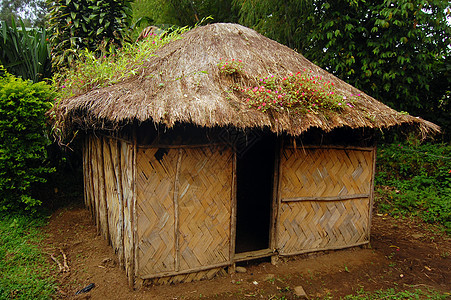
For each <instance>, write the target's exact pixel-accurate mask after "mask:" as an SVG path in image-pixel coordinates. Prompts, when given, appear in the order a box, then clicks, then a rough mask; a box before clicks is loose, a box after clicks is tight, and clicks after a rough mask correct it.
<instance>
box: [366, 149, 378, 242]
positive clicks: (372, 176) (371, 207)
mask: <svg viewBox="0 0 451 300" xmlns="http://www.w3.org/2000/svg"><path fill="white" fill-rule="evenodd" d="M376 157H377V146H376V145H374V148H373V166H372V167H373V174H371V184H370V199H369V202H370V203H369V212H368V241H369V240H370V234H371V222H372V220H373V205H374V177H375V176H376Z"/></svg>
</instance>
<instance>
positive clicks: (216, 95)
mask: <svg viewBox="0 0 451 300" xmlns="http://www.w3.org/2000/svg"><path fill="white" fill-rule="evenodd" d="M220 59H241V60H242V61H243V71H242V72H240V75H238V76H235V75H227V74H223V73H221V72H220V70H219V68H218V65H217V64H218V62H219V61H220ZM303 69H307V70H311V71H313V73H312V74H316V75H320V76H323V78H325V79H326V80H330V81H332V82H334V83H335V87H336V93H338V94H341V95H346V96H350V95H352V94H354V95H355V94H358V93H360V94H361V96H360V97H358V99H357V100H356V102H355V103H354V105H353V106H354V107H352V108H351V107H345V108H344V109H343V111H342V112H341V113H339V114H333V115H332V116H325V115H323V114H315V113H306V114H303V115H302V116H300V115H293V114H290V112H289V111H287V112H283V113H268V112H261V111H258V110H256V109H252V108H249V107H248V106H247V105H246V104H245V103H244V101H243V99H242V98H240V97H238V96H237V95H236V94H235V93H233V92H231V85H232V84H233V83H239V84H240V85H241V86H255V84H257V83H258V82H257V79H258V78H261V77H265V76H268V75H276V76H278V75H279V76H288V75H289V74H290V73H293V74H294V73H296V72H298V71H301V70H303ZM55 110H56V113H57V116H59V120H60V121H62V122H61V123H60V124H64V127H65V129H67V128H72V127H74V126H75V127H81V128H85V129H86V128H94V129H115V128H119V126H123V125H126V124H129V123H131V122H138V123H139V122H145V121H153V122H155V123H161V124H165V125H167V126H169V127H171V126H173V125H174V124H176V123H191V124H195V125H199V126H206V127H215V126H234V127H237V128H264V127H266V128H270V130H272V131H273V132H276V133H282V132H285V133H288V134H290V135H299V134H301V133H302V132H304V131H306V130H308V129H309V128H311V127H318V128H321V129H322V130H324V131H326V132H328V131H330V130H332V129H334V128H338V127H350V128H363V127H367V128H387V127H391V126H394V125H402V124H409V125H412V127H415V128H418V129H420V131H421V132H422V133H429V132H434V131H439V127H438V126H437V125H435V124H433V123H430V122H427V121H425V120H422V119H421V118H417V117H412V116H409V115H406V114H401V113H398V112H396V111H395V110H393V109H391V108H389V107H388V106H386V105H384V104H382V103H381V102H379V101H377V100H375V99H374V98H372V97H370V96H368V95H366V94H364V93H363V92H361V91H359V90H357V89H356V88H354V87H352V86H351V85H349V84H347V83H345V82H344V81H342V80H340V79H338V78H336V77H335V76H333V75H331V74H329V73H328V72H326V71H325V70H323V69H321V68H319V67H318V66H316V65H314V64H313V63H311V62H310V61H308V60H307V59H306V58H304V57H303V56H302V55H301V54H299V53H297V52H295V51H293V50H291V49H290V48H288V47H286V46H284V45H281V44H279V43H277V42H275V41H273V40H271V39H268V38H266V37H264V36H263V35H261V34H259V33H257V32H256V31H254V30H251V29H249V28H246V27H243V26H241V25H237V24H211V25H207V26H203V27H198V28H195V29H193V30H191V31H188V32H187V33H185V34H184V35H183V38H181V39H179V40H175V41H173V42H171V43H169V44H167V45H165V46H163V47H162V48H160V49H158V50H157V51H156V52H155V56H154V57H151V58H150V59H149V62H147V63H146V64H145V65H144V67H143V68H142V70H141V71H140V72H139V74H138V75H136V76H135V77H133V78H129V79H127V80H125V81H123V82H120V83H116V84H114V85H112V86H109V87H105V88H100V89H96V90H92V91H89V92H87V93H85V94H83V95H80V96H76V97H72V98H69V99H64V100H62V101H61V102H60V103H59V105H58V106H56V108H55Z"/></svg>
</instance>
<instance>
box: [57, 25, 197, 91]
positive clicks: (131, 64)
mask: <svg viewBox="0 0 451 300" xmlns="http://www.w3.org/2000/svg"><path fill="white" fill-rule="evenodd" d="M188 30H189V29H188V28H187V27H183V28H179V29H176V30H174V31H173V32H171V33H164V34H162V35H161V36H158V35H152V36H149V37H147V38H146V39H144V40H143V41H141V42H137V43H133V44H125V45H124V46H123V47H122V48H120V49H117V50H114V49H110V50H109V51H106V52H104V53H103V54H102V55H96V54H95V53H94V52H92V51H89V50H87V49H85V50H83V51H81V52H79V54H78V58H77V60H78V63H77V64H75V65H73V67H71V68H70V69H67V70H64V71H63V72H59V73H58V74H55V76H54V77H53V81H54V85H55V86H57V87H58V88H59V91H60V96H61V97H62V98H68V97H72V96H77V95H80V94H83V93H85V92H87V91H89V90H92V89H96V88H100V87H105V86H109V85H113V84H115V83H117V82H120V81H122V80H125V79H127V78H129V77H131V76H134V75H136V74H138V73H139V70H140V68H141V67H142V66H143V64H144V63H145V62H147V61H149V59H150V57H152V56H153V55H154V52H155V51H156V50H157V49H159V48H160V47H162V46H164V45H166V44H167V43H169V42H171V41H173V40H177V39H179V38H181V37H180V36H181V34H182V33H184V32H186V31H188Z"/></svg>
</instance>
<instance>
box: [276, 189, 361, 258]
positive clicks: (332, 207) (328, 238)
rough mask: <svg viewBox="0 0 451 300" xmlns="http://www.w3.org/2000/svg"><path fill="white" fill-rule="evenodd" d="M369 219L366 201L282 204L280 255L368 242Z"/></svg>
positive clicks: (279, 240) (279, 237) (359, 199)
mask: <svg viewBox="0 0 451 300" xmlns="http://www.w3.org/2000/svg"><path fill="white" fill-rule="evenodd" d="M368 218H369V199H368V198H358V199H351V200H342V201H300V202H285V203H282V204H281V207H280V219H279V220H280V223H279V231H278V232H279V234H278V239H277V241H278V248H279V252H280V253H281V254H291V253H296V252H300V251H304V250H315V249H326V248H327V249H328V248H334V247H340V246H348V245H355V244H357V243H361V242H365V241H368V240H369V236H368V229H369V228H368V222H369V219H368Z"/></svg>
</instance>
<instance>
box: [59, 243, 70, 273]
mask: <svg viewBox="0 0 451 300" xmlns="http://www.w3.org/2000/svg"><path fill="white" fill-rule="evenodd" d="M60 252H61V254H62V255H63V259H64V262H63V273H68V272H70V268H69V265H68V264H67V256H66V253H64V251H63V249H60Z"/></svg>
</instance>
